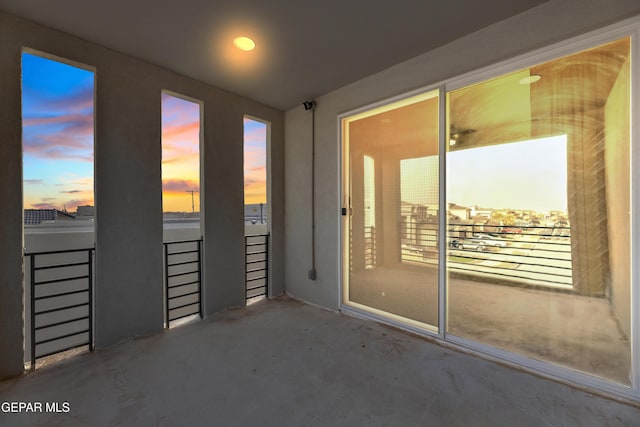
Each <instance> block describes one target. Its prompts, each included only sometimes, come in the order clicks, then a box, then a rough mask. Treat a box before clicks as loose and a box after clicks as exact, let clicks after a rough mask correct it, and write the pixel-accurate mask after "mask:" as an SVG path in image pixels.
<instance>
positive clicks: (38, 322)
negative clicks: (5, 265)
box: [24, 248, 94, 370]
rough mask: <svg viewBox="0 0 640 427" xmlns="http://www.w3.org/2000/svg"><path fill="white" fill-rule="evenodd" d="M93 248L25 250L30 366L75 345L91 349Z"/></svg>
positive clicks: (32, 366)
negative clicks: (28, 302) (48, 250)
mask: <svg viewBox="0 0 640 427" xmlns="http://www.w3.org/2000/svg"><path fill="white" fill-rule="evenodd" d="M93 254H94V248H87V249H75V250H66V251H51V252H32V253H25V254H24V255H25V257H26V258H27V259H28V260H29V292H30V293H29V300H30V305H29V309H30V310H29V314H30V316H29V320H30V324H29V325H28V329H29V330H30V336H29V338H30V343H29V347H30V353H31V354H30V359H31V369H32V370H33V369H35V366H36V360H37V359H40V358H43V357H47V356H52V355H54V354H58V353H62V352H65V351H68V350H72V349H75V348H80V347H84V346H88V348H89V350H90V351H91V350H93Z"/></svg>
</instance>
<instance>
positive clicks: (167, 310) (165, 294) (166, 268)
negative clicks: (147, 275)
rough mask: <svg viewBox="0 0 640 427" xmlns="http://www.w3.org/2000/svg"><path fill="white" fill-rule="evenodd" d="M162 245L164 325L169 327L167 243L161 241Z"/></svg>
mask: <svg viewBox="0 0 640 427" xmlns="http://www.w3.org/2000/svg"><path fill="white" fill-rule="evenodd" d="M162 246H163V247H164V304H165V311H164V314H165V327H166V328H167V329H169V244H168V243H163V244H162Z"/></svg>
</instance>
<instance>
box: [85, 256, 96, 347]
mask: <svg viewBox="0 0 640 427" xmlns="http://www.w3.org/2000/svg"><path fill="white" fill-rule="evenodd" d="M94 253H95V252H94V250H93V249H89V250H88V251H87V256H88V265H87V267H88V268H89V272H88V273H89V274H88V276H89V278H88V279H87V280H88V281H89V283H88V286H89V320H88V321H89V351H93V254H94Z"/></svg>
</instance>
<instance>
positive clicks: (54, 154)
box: [22, 53, 94, 211]
mask: <svg viewBox="0 0 640 427" xmlns="http://www.w3.org/2000/svg"><path fill="white" fill-rule="evenodd" d="M93 88H94V74H93V72H91V71H88V70H83V69H80V68H77V67H73V66H70V65H67V64H63V63H60V62H57V61H53V60H50V59H46V58H43V57H40V56H37V55H32V54H29V53H23V55H22V118H23V128H22V133H23V134H22V141H23V150H24V165H23V166H24V170H23V175H24V207H25V208H26V209H29V208H36V209H47V208H57V209H63V208H65V207H66V209H67V210H69V211H75V209H76V207H77V206H82V205H93V200H94V197H93V140H94V135H93V128H94V126H93V110H94V101H93V98H94V95H93V91H94V89H93Z"/></svg>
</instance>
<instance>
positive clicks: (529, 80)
mask: <svg viewBox="0 0 640 427" xmlns="http://www.w3.org/2000/svg"><path fill="white" fill-rule="evenodd" d="M541 78H542V77H541V76H540V75H538V74H531V75H530V76H529V77H525V78H524V79H522V80H520V84H521V85H532V84H534V83H535V82H537V81H538V80H540V79H541Z"/></svg>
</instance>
